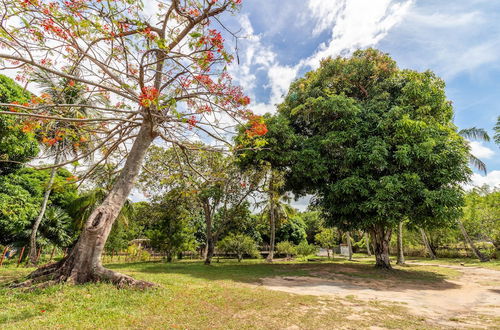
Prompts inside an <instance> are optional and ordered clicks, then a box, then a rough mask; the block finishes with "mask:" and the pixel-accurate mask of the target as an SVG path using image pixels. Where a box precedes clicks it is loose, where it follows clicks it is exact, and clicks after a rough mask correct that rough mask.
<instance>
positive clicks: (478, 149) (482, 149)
mask: <svg viewBox="0 0 500 330" xmlns="http://www.w3.org/2000/svg"><path fill="white" fill-rule="evenodd" d="M469 144H470V149H471V153H472V154H473V155H474V156H476V157H477V158H479V159H490V158H491V157H493V155H494V154H495V151H493V150H492V149H490V148H488V147H486V146H484V145H483V144H482V143H481V142H477V141H470V142H469Z"/></svg>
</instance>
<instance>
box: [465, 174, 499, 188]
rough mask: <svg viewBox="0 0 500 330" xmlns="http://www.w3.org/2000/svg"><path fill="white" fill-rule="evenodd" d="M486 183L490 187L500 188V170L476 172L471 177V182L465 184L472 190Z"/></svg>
mask: <svg viewBox="0 0 500 330" xmlns="http://www.w3.org/2000/svg"><path fill="white" fill-rule="evenodd" d="M485 184H486V185H488V186H490V187H494V188H500V171H491V172H489V173H488V174H487V175H481V174H478V173H474V174H473V175H472V177H471V182H470V183H469V184H467V185H466V186H465V189H467V190H470V189H472V188H474V187H481V186H483V185H485Z"/></svg>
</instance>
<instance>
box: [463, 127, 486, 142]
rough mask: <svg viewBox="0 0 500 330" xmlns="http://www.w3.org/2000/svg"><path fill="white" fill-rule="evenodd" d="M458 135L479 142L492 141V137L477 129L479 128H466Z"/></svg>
mask: <svg viewBox="0 0 500 330" xmlns="http://www.w3.org/2000/svg"><path fill="white" fill-rule="evenodd" d="M458 134H460V135H461V136H463V137H464V138H466V139H469V140H479V141H486V142H489V141H490V136H489V135H488V132H486V131H485V130H484V129H482V128H477V127H471V128H465V129H462V130H460V131H459V132H458Z"/></svg>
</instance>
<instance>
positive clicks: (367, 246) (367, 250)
mask: <svg viewBox="0 0 500 330" xmlns="http://www.w3.org/2000/svg"><path fill="white" fill-rule="evenodd" d="M365 239H366V252H367V253H368V256H370V257H371V256H372V250H371V248H370V235H368V233H365Z"/></svg>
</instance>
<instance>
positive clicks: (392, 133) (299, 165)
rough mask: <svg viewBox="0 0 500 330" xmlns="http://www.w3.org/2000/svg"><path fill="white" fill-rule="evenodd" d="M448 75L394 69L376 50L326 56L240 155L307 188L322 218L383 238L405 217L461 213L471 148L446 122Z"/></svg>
mask: <svg viewBox="0 0 500 330" xmlns="http://www.w3.org/2000/svg"><path fill="white" fill-rule="evenodd" d="M452 118H453V108H452V104H451V102H450V101H448V100H447V98H446V95H445V84H444V82H443V81H442V80H441V79H440V78H438V77H437V76H436V75H434V74H433V73H432V72H430V71H426V72H415V71H412V70H400V69H399V68H398V67H397V66H396V63H395V61H394V60H392V59H391V58H390V57H389V56H388V55H386V54H383V53H381V52H379V51H377V50H374V49H368V50H364V51H357V52H355V53H354V54H353V56H352V57H351V58H342V57H338V58H335V59H326V60H324V61H322V63H321V66H320V68H319V69H317V70H315V71H312V72H309V73H307V74H306V75H305V77H304V78H301V79H298V80H297V81H295V82H294V83H293V84H292V85H291V86H290V90H289V93H288V95H287V96H286V98H285V101H284V102H283V103H282V104H281V105H280V106H279V109H278V114H277V115H276V116H273V117H267V123H268V129H269V133H268V136H266V139H267V145H266V146H265V147H263V148H261V149H260V150H248V149H245V148H241V147H242V146H243V147H244V146H245V144H244V142H245V139H244V134H240V135H239V137H238V138H237V141H238V142H239V143H240V149H241V150H242V151H240V152H239V154H240V162H242V163H243V164H256V163H259V162H261V163H262V162H270V163H271V164H272V165H273V166H274V167H275V168H281V169H282V170H284V171H285V173H286V179H287V180H286V181H287V189H289V190H292V191H294V192H295V193H296V194H299V195H300V194H306V193H311V194H314V195H315V199H314V201H315V203H316V204H317V205H318V206H320V207H321V209H322V211H323V213H324V215H325V216H326V220H327V222H329V223H330V225H335V226H338V227H339V228H341V229H343V230H352V229H363V230H370V231H372V233H373V231H374V230H375V229H376V228H377V232H378V234H380V235H382V236H384V237H385V239H387V238H388V237H390V232H391V229H392V227H393V226H394V225H395V224H397V223H398V222H400V221H402V220H403V219H406V218H408V219H410V223H411V224H413V225H418V226H424V227H434V226H443V225H447V224H449V223H451V222H452V221H453V220H454V219H456V218H457V217H458V216H459V215H460V211H461V205H462V203H463V200H462V195H463V192H462V189H461V188H460V183H461V182H464V181H466V180H467V178H468V175H469V173H470V170H469V168H468V167H467V152H468V147H467V144H466V143H465V141H464V139H463V138H462V137H460V136H459V135H458V134H457V130H456V127H455V126H454V125H453V123H452Z"/></svg>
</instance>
